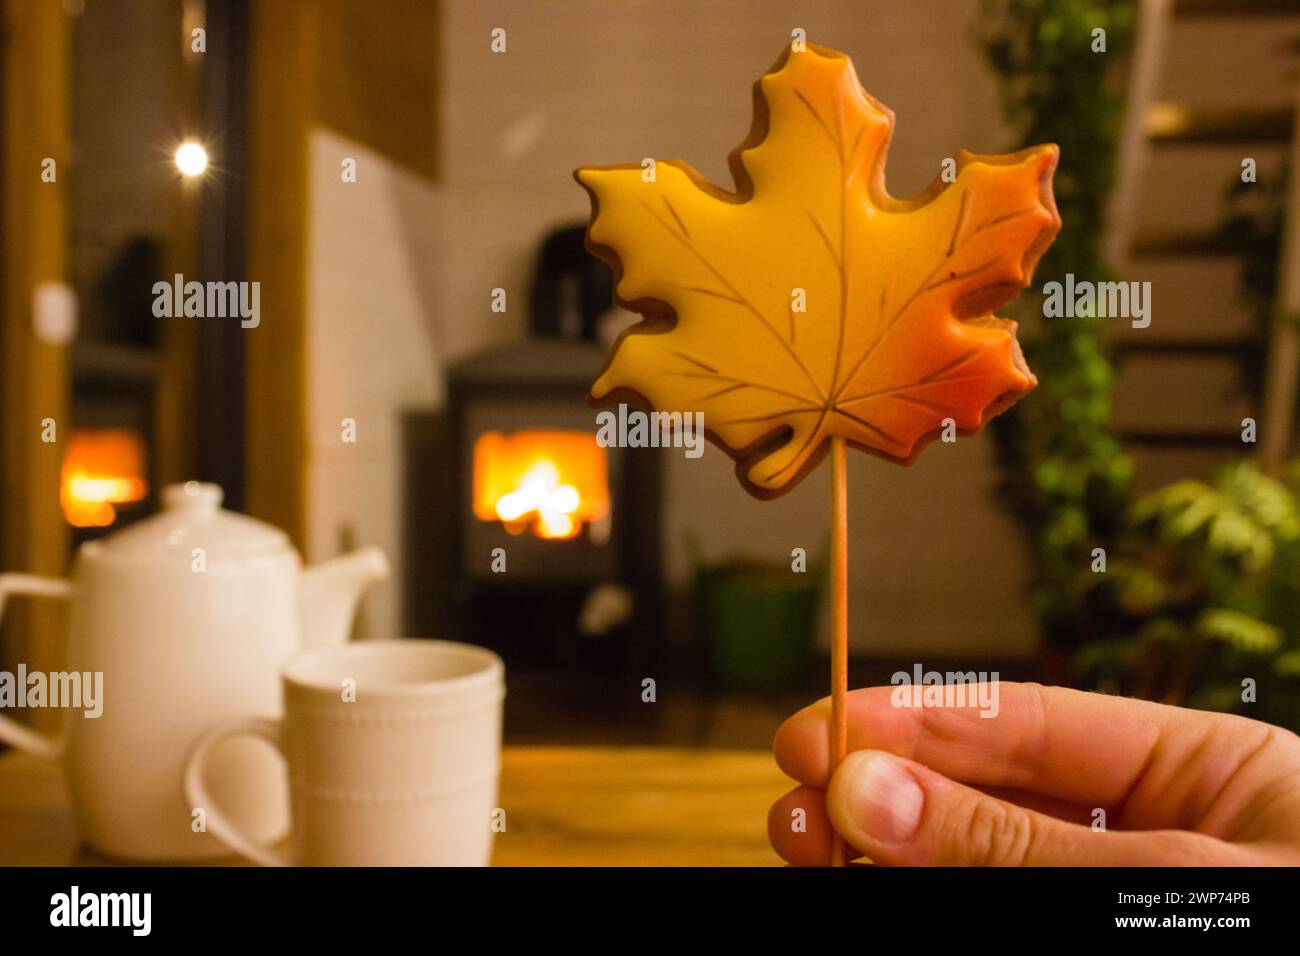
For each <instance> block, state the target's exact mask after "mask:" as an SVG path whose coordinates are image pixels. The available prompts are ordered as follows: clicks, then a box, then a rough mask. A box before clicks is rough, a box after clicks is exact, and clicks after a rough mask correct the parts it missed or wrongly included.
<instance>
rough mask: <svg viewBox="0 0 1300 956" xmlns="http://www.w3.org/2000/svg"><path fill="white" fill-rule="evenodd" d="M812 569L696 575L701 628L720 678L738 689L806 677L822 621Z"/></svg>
mask: <svg viewBox="0 0 1300 956" xmlns="http://www.w3.org/2000/svg"><path fill="white" fill-rule="evenodd" d="M818 579H819V575H818V574H817V572H816V571H814V570H812V569H810V570H809V571H807V572H805V573H803V574H796V573H794V572H793V571H791V570H790V569H789V568H781V567H770V566H765V565H757V564H752V563H743V562H735V563H731V564H724V565H719V566H717V567H710V568H701V569H699V570H697V572H696V575H695V589H696V598H697V602H698V608H699V617H700V623H701V626H702V629H703V632H704V636H705V640H706V641H707V642H708V644H709V649H710V656H711V658H712V662H713V668H714V671H715V673H716V674H717V676H718V677H719V678H720V679H721V680H722V681H723V682H724V683H725V684H728V685H731V686H734V687H773V686H776V685H780V684H789V683H791V682H793V681H795V680H798V679H799V678H801V677H802V676H804V674H805V673H806V672H807V668H808V663H809V660H810V659H811V657H812V651H813V637H814V631H815V628H816V619H817V596H818Z"/></svg>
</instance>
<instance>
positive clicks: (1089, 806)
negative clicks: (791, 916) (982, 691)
mask: <svg viewBox="0 0 1300 956" xmlns="http://www.w3.org/2000/svg"><path fill="white" fill-rule="evenodd" d="M895 690H897V688H894V687H871V688H867V689H864V690H857V691H853V692H852V693H850V694H849V695H848V708H847V709H848V731H849V754H848V756H847V757H846V758H845V760H844V761H843V763H841V764H840V766H839V767H838V768H837V769H836V771H835V774H834V775H833V776H831V774H830V758H829V749H830V748H829V734H828V729H827V727H828V723H829V720H830V700H829V698H827V699H824V700H821V701H819V702H818V703H816V704H813V705H812V706H810V707H806V708H804V709H803V710H801V711H799V712H798V713H797V714H795V715H794V716H793V717H791V718H790V719H788V720H787V721H786V722H785V723H784V724H782V725H781V728H780V729H779V730H778V731H777V733H776V740H775V743H774V745H773V746H774V750H775V754H776V761H777V764H778V765H779V766H780V767H781V769H782V770H783V771H785V773H787V774H789V775H790V776H791V777H793V778H794V779H795V780H797V781H799V782H800V784H801V786H799V787H796V788H795V789H794V790H792V791H791V792H790V793H788V794H786V795H785V796H783V797H782V798H781V799H780V800H778V801H777V802H776V803H775V804H774V805H773V806H772V810H771V812H770V813H769V814H768V835H769V838H770V839H771V841H772V846H773V848H775V850H776V852H777V853H778V854H780V855H781V857H782V858H784V859H785V860H786V861H787V862H789V863H793V864H795V865H800V866H824V865H826V863H827V862H828V861H829V860H830V847H831V839H832V826H833V827H834V830H835V832H838V833H839V835H840V836H841V837H842V838H843V839H845V840H846V841H847V842H848V843H849V844H850V845H851V846H852V847H855V848H856V850H857V851H858V853H854V852H850V853H849V854H848V856H849V858H850V859H852V858H854V857H856V856H858V855H859V853H860V854H865V855H866V856H868V857H869V858H870V859H871V860H873V861H875V862H877V863H880V864H885V865H893V866H972V865H973V866H1057V865H1072V866H1273V865H1290V866H1295V865H1298V864H1300V737H1297V736H1296V735H1295V734H1293V733H1291V732H1290V731H1287V730H1283V729H1281V728H1279V727H1275V726H1273V725H1271V724H1265V723H1261V722H1259V721H1255V720H1248V719H1246V718H1244V717H1234V716H1229V715H1226V714H1215V713H1208V712H1205V711H1197V710H1187V709H1184V708H1181V707H1170V706H1166V705H1163V704H1153V703H1148V702H1146V701H1138V700H1130V699H1127V698H1121V697H1111V696H1107V695H1104V694H1089V693H1084V692H1081V691H1075V690H1067V689H1065V688H1060V687H1043V686H1040V685H1038V684H1015V683H1009V682H1003V683H1001V685H1000V687H999V695H1000V700H999V710H998V712H997V715H996V716H995V717H988V718H985V717H981V716H980V710H979V708H978V707H975V706H971V707H924V708H921V707H917V708H911V707H896V706H894V705H893V704H892V703H891V692H893V691H895ZM828 778H829V788H828ZM797 809H802V810H803V811H804V813H805V817H804V819H805V822H806V829H805V831H804V832H796V828H795V827H793V826H792V821H794V820H795V819H796V818H797V816H798V815H797V814H796V813H795V811H796V810H797ZM1098 809H1100V810H1102V811H1104V813H1105V816H1104V818H1103V819H1104V821H1105V829H1104V830H1101V829H1094V828H1093V821H1094V819H1096V815H1095V811H1096V810H1098Z"/></svg>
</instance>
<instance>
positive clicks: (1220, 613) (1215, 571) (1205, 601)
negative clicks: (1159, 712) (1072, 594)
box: [1076, 462, 1300, 728]
mask: <svg viewBox="0 0 1300 956" xmlns="http://www.w3.org/2000/svg"><path fill="white" fill-rule="evenodd" d="M1076 587H1077V588H1078V589H1079V590H1080V591H1081V592H1086V593H1088V594H1089V595H1090V596H1091V598H1092V599H1093V601H1094V603H1097V604H1101V605H1105V606H1106V607H1107V608H1108V609H1109V610H1110V612H1111V613H1110V614H1109V620H1110V621H1111V622H1113V623H1114V624H1115V625H1116V629H1115V632H1114V633H1113V634H1112V635H1110V636H1109V637H1108V638H1106V639H1104V640H1098V641H1094V642H1092V643H1090V644H1088V645H1087V646H1085V647H1084V648H1082V649H1081V650H1080V652H1079V653H1078V655H1077V657H1076V665H1077V668H1078V675H1079V676H1080V677H1081V678H1082V679H1083V680H1085V681H1086V682H1088V683H1090V684H1092V685H1093V686H1097V687H1099V688H1101V689H1103V690H1109V691H1113V692H1116V693H1124V694H1132V695H1135V696H1140V697H1147V698H1152V699H1157V700H1164V701H1166V702H1168V703H1176V704H1185V705H1190V706H1196V707H1204V708H1208V709H1213V710H1224V711H1230V712H1234V713H1241V714H1245V715H1248V716H1251V717H1258V718H1261V719H1264V720H1269V721H1271V722H1273V723H1277V724H1281V725H1283V726H1287V727H1291V728H1297V727H1300V463H1295V464H1292V465H1291V466H1290V467H1289V468H1287V469H1286V470H1285V472H1284V474H1283V476H1281V477H1280V478H1272V477H1269V476H1268V475H1265V474H1263V473H1262V472H1261V471H1260V470H1259V469H1258V468H1257V467H1256V466H1255V465H1254V464H1253V463H1250V462H1239V463H1236V464H1233V465H1230V466H1228V467H1226V468H1224V469H1223V470H1222V471H1221V472H1220V473H1219V474H1218V475H1217V477H1216V478H1215V480H1214V482H1213V483H1205V482H1199V481H1180V482H1175V483H1174V484H1171V485H1168V486H1166V487H1164V488H1161V489H1159V490H1157V491H1154V492H1152V493H1151V494H1149V495H1146V496H1144V497H1142V498H1141V499H1139V500H1138V501H1137V502H1135V504H1134V505H1133V507H1132V508H1131V509H1130V511H1129V513H1128V515H1127V520H1126V523H1125V528H1124V532H1123V534H1122V535H1121V538H1120V541H1119V542H1118V548H1117V550H1116V551H1115V552H1113V553H1112V555H1111V557H1110V560H1109V563H1108V566H1107V567H1106V568H1105V570H1104V573H1101V572H1094V571H1088V572H1082V573H1081V574H1080V575H1078V576H1077V578H1076Z"/></svg>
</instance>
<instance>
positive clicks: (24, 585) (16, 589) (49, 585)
mask: <svg viewBox="0 0 1300 956" xmlns="http://www.w3.org/2000/svg"><path fill="white" fill-rule="evenodd" d="M11 594H30V595H32V596H33V597H48V598H58V599H60V600H64V601H66V600H67V599H68V598H69V597H71V596H72V582H70V581H67V580H64V579H63V578H42V577H37V576H36V575H34V574H0V616H3V614H4V606H5V601H6V600H7V599H8V597H9V595H11ZM0 740H2V741H4V742H5V743H7V744H11V745H13V746H15V747H17V748H18V749H20V750H26V751H27V752H28V753H33V754H36V755H37V756H39V757H49V758H50V759H55V760H57V759H58V757H59V755H60V754H61V753H63V741H64V737H63V734H62V733H59V734H43V733H41V732H39V731H36V730H32V729H31V728H30V727H26V726H24V725H23V724H20V723H19V722H18V721H16V720H14V719H13V718H12V717H6V716H5V715H4V714H0Z"/></svg>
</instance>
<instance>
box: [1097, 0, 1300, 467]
mask: <svg viewBox="0 0 1300 956" xmlns="http://www.w3.org/2000/svg"><path fill="white" fill-rule="evenodd" d="M1292 16H1294V17H1295V26H1296V30H1295V32H1296V35H1297V36H1300V0H1140V2H1139V7H1138V22H1137V35H1136V43H1135V47H1134V54H1133V61H1132V65H1131V67H1130V74H1129V86H1128V102H1127V108H1126V113H1125V116H1126V119H1125V125H1124V129H1123V131H1122V134H1121V138H1120V143H1119V148H1118V155H1117V170H1116V172H1117V175H1116V186H1115V189H1114V192H1113V194H1112V201H1111V207H1110V209H1109V223H1110V227H1109V231H1108V239H1107V249H1106V252H1107V257H1108V259H1109V261H1110V262H1111V263H1112V264H1113V265H1114V266H1116V267H1122V271H1123V272H1124V273H1125V274H1126V276H1127V275H1132V274H1135V273H1140V272H1141V266H1140V263H1141V262H1143V261H1148V262H1149V261H1150V260H1153V259H1171V258H1177V259H1178V260H1180V261H1186V262H1187V263H1188V267H1189V268H1195V263H1196V261H1197V260H1198V259H1201V258H1202V257H1206V256H1225V255H1235V256H1241V255H1251V254H1259V250H1258V249H1251V248H1247V247H1242V246H1232V245H1229V244H1227V243H1225V241H1224V240H1223V239H1222V238H1220V237H1219V236H1217V235H1215V234H1200V235H1198V234H1188V233H1184V232H1166V231H1150V230H1144V229H1143V227H1142V223H1141V222H1139V221H1138V220H1139V219H1140V214H1139V209H1140V207H1141V198H1142V195H1143V189H1144V186H1145V184H1146V183H1147V179H1148V176H1149V171H1148V160H1149V158H1150V157H1151V156H1152V154H1153V153H1154V152H1155V151H1157V150H1164V149H1172V148H1179V147H1189V146H1192V147H1195V146H1226V145H1231V144H1237V143H1240V144H1242V145H1243V147H1244V146H1255V145H1257V144H1261V143H1265V144H1283V143H1285V144H1289V149H1288V154H1289V156H1290V168H1291V171H1292V172H1291V177H1290V185H1289V188H1288V193H1287V196H1286V199H1285V216H1284V223H1285V226H1284V235H1283V238H1282V249H1281V261H1280V262H1279V288H1278V296H1277V298H1278V308H1277V313H1276V318H1275V319H1274V321H1273V323H1272V327H1271V329H1270V331H1269V334H1268V337H1267V347H1268V354H1267V369H1268V370H1267V374H1266V377H1265V387H1264V392H1263V396H1264V397H1263V401H1262V407H1261V408H1260V409H1259V410H1258V413H1257V421H1258V424H1259V455H1260V459H1261V462H1262V463H1263V464H1264V466H1265V467H1266V468H1275V467H1276V466H1277V465H1278V464H1279V463H1280V462H1281V460H1282V459H1283V458H1284V457H1286V456H1287V455H1288V454H1289V453H1290V450H1291V447H1292V431H1293V425H1294V417H1295V407H1296V399H1297V394H1296V392H1297V369H1298V367H1300V332H1298V331H1297V326H1296V324H1295V321H1294V318H1295V316H1297V315H1300V135H1297V131H1300V83H1297V84H1295V86H1296V92H1295V93H1293V94H1292V95H1291V97H1290V99H1291V101H1292V103H1291V105H1287V106H1283V107H1280V108H1279V107H1276V106H1264V107H1261V106H1259V105H1258V104H1242V105H1241V106H1240V107H1239V108H1236V107H1234V108H1232V109H1223V108H1214V109H1205V108H1198V107H1196V106H1191V105H1184V104H1179V103H1167V102H1160V101H1159V94H1160V82H1161V79H1162V77H1163V76H1164V72H1165V69H1166V65H1167V61H1168V59H1169V56H1170V53H1171V43H1172V42H1173V40H1172V38H1171V34H1174V33H1175V32H1176V27H1177V25H1178V24H1179V23H1180V22H1183V21H1192V20H1197V19H1202V20H1203V19H1205V18H1218V19H1219V20H1221V21H1223V22H1225V23H1229V22H1236V21H1241V20H1242V19H1247V18H1259V17H1286V18H1288V22H1289V18H1290V17H1292ZM1174 52H1176V51H1174ZM1229 175H1230V171H1229V170H1224V175H1223V181H1226V180H1227V178H1228V176H1229ZM1223 181H1219V182H1212V183H1204V184H1201V188H1202V190H1203V191H1204V194H1205V195H1214V194H1217V191H1218V190H1220V189H1221V188H1222V185H1223ZM1228 294H1229V295H1235V290H1234V291H1232V292H1229V293H1228ZM1159 324H1160V322H1159V320H1157V321H1156V322H1155V323H1153V325H1154V326H1156V327H1158V326H1159ZM1263 345H1264V343H1263V342H1262V341H1259V340H1256V339H1254V338H1252V337H1241V336H1233V335H1222V336H1213V337H1205V336H1200V337H1197V338H1194V339H1193V338H1188V337H1186V336H1173V337H1170V336H1167V335H1162V334H1161V333H1160V332H1158V331H1156V330H1155V329H1153V330H1152V331H1151V332H1150V333H1147V332H1146V330H1143V334H1141V335H1132V336H1127V337H1126V338H1125V340H1124V341H1123V342H1120V343H1116V353H1117V355H1118V356H1119V357H1121V358H1123V357H1125V356H1128V355H1141V356H1145V357H1147V358H1159V359H1160V360H1168V361H1180V360H1186V359H1188V358H1205V357H1214V358H1227V359H1232V358H1240V357H1241V356H1243V355H1246V354H1249V353H1251V352H1253V351H1257V350H1259V349H1260V348H1262V347H1263ZM1120 434H1121V437H1122V438H1124V439H1125V440H1126V441H1128V442H1130V443H1132V444H1134V445H1136V446H1139V447H1142V446H1164V447H1181V448H1189V447H1199V448H1220V449H1229V448H1232V447H1234V446H1235V447H1237V448H1240V447H1241V435H1240V433H1238V432H1222V431H1217V432H1211V431H1207V430H1206V429H1205V428H1204V427H1200V428H1198V427H1196V426H1195V425H1194V424H1192V423H1189V424H1188V425H1187V427H1181V428H1160V429H1145V430H1144V429H1121V431H1120Z"/></svg>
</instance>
